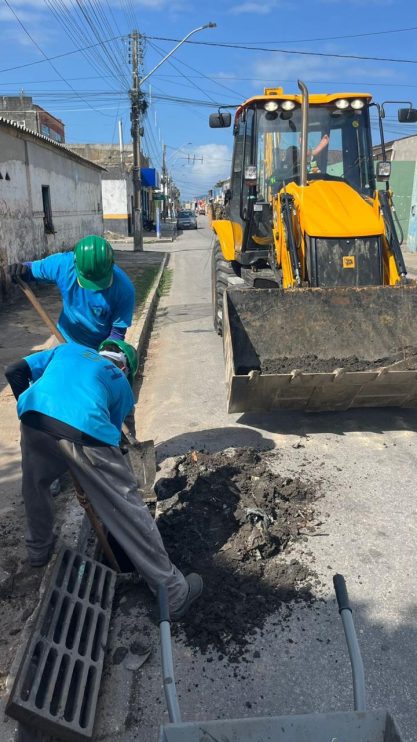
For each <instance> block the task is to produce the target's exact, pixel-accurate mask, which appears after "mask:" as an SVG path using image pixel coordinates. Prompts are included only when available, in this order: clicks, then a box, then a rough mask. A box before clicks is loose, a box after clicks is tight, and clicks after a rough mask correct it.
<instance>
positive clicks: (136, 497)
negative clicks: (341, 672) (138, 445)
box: [6, 341, 203, 620]
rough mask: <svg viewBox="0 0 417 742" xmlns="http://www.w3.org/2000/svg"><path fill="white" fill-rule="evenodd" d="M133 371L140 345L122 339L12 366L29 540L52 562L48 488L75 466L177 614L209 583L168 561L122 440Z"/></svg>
mask: <svg viewBox="0 0 417 742" xmlns="http://www.w3.org/2000/svg"><path fill="white" fill-rule="evenodd" d="M136 370H137V357H136V352H135V349H134V348H133V347H132V346H128V344H127V343H124V342H123V341H118V342H117V343H116V344H115V345H114V346H112V345H111V343H110V341H106V342H104V343H103V346H102V347H101V349H100V352H97V351H96V350H93V349H91V348H88V347H85V346H82V345H78V344H76V343H67V344H65V345H60V346H58V347H57V348H53V349H52V350H46V351H41V352H40V353H34V354H33V355H30V356H26V358H24V359H22V360H21V361H19V362H17V363H15V364H13V366H9V367H8V368H7V369H6V377H7V379H8V381H9V384H10V386H11V387H12V390H13V392H14V394H15V397H16V398H17V400H18V404H17V413H18V416H19V418H20V421H21V448H22V473H23V478H22V494H23V500H24V503H25V510H26V519H27V528H26V547H27V551H28V557H29V562H30V564H31V565H32V566H35V567H36V566H37V567H41V566H43V565H44V564H46V563H47V562H48V560H49V558H50V556H51V554H52V552H53V548H54V540H55V539H54V534H53V508H52V498H51V494H50V490H49V487H50V484H51V482H52V481H53V480H54V479H56V477H59V476H60V475H61V474H63V473H64V472H65V471H66V470H67V469H69V470H70V471H71V473H72V474H73V475H74V476H75V478H76V479H77V481H78V482H79V484H80V485H81V488H82V489H83V491H84V493H85V495H86V497H87V499H88V500H89V501H90V503H91V505H92V506H93V508H94V510H95V512H96V513H97V515H98V517H99V518H100V520H101V521H102V523H103V524H104V526H105V527H106V528H107V529H108V531H109V532H110V533H111V534H112V535H113V536H114V538H115V539H116V540H117V541H118V542H119V543H120V544H121V545H122V546H123V549H124V550H125V552H126V554H127V555H128V557H129V559H130V560H131V562H132V563H133V564H134V565H135V567H136V569H137V570H138V572H139V573H140V574H141V575H142V576H143V577H144V579H145V580H146V582H147V583H148V585H149V587H150V588H151V590H152V591H153V592H156V590H157V588H158V585H160V584H162V583H163V584H165V585H166V587H167V590H168V596H169V604H170V611H171V618H173V619H174V620H175V619H178V618H181V617H182V616H183V615H184V614H185V613H186V611H187V610H188V608H189V607H190V605H191V603H192V602H193V601H194V600H196V599H197V598H198V597H199V596H200V594H201V592H202V589H203V583H202V579H201V577H200V576H199V575H197V574H194V573H193V574H190V575H188V577H184V575H183V574H182V573H181V572H180V571H179V570H178V569H177V568H176V567H175V565H173V564H172V562H171V561H170V559H169V557H168V554H167V552H166V550H165V547H164V544H163V542H162V538H161V536H160V533H159V531H158V528H157V526H156V524H155V521H154V520H153V518H152V516H151V514H150V513H149V510H148V508H147V507H146V505H145V504H144V502H143V501H142V499H141V497H140V494H139V492H138V488H137V483H136V479H135V476H134V474H133V473H132V470H131V469H130V466H129V465H128V463H127V462H126V458H125V457H124V456H123V453H122V451H121V449H120V447H119V444H120V439H121V426H122V423H123V420H124V419H125V417H126V416H127V415H128V414H129V413H130V412H131V410H132V407H133V405H134V397H133V393H132V389H131V386H130V384H129V381H128V377H131V378H132V377H133V376H134V375H135V373H136Z"/></svg>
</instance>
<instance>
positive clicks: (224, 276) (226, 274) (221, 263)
mask: <svg viewBox="0 0 417 742" xmlns="http://www.w3.org/2000/svg"><path fill="white" fill-rule="evenodd" d="M241 283H243V281H242V279H240V278H239V277H238V276H237V275H236V272H235V270H234V267H233V262H229V261H228V260H225V259H224V257H223V254H222V251H221V248H220V244H219V242H218V240H216V242H215V243H214V247H213V253H212V259H211V296H212V303H213V325H214V329H215V330H216V332H217V334H218V335H222V334H223V294H224V292H225V290H226V289H227V287H228V286H232V285H236V284H241Z"/></svg>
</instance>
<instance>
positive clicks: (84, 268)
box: [9, 235, 135, 349]
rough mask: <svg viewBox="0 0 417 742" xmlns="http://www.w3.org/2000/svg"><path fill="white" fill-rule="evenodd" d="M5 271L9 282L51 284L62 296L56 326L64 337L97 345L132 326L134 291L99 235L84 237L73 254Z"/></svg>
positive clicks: (119, 334)
mask: <svg viewBox="0 0 417 742" xmlns="http://www.w3.org/2000/svg"><path fill="white" fill-rule="evenodd" d="M9 272H10V276H11V278H12V280H14V278H15V277H16V276H19V277H20V278H21V279H22V280H24V281H32V280H36V281H40V282H52V283H56V285H57V286H58V288H59V290H60V292H61V297H62V311H61V314H60V317H59V320H58V329H59V330H60V331H61V333H62V335H63V336H64V338H65V339H66V340H67V341H73V342H76V343H80V344H81V345H86V346H88V347H90V348H96V349H97V348H98V347H99V345H100V343H101V342H102V341H103V340H105V339H106V338H108V337H110V338H114V339H121V340H122V339H123V338H124V336H125V334H126V330H127V328H128V327H130V325H131V324H132V315H133V309H134V303H135V290H134V287H133V284H132V282H131V280H130V278H129V277H128V276H127V275H126V273H125V272H124V271H123V270H122V269H121V268H119V267H118V266H116V265H114V252H113V248H112V246H111V245H110V243H109V242H108V241H107V240H105V239H104V238H103V237H99V236H98V235H88V236H87V237H84V238H83V239H82V240H80V241H79V242H77V244H76V245H75V247H74V250H73V251H72V252H65V253H55V254H54V255H49V256H48V257H47V258H43V259H42V260H34V261H30V262H26V263H14V264H13V265H11V266H10V267H9Z"/></svg>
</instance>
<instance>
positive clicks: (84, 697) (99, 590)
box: [6, 548, 116, 742]
mask: <svg viewBox="0 0 417 742" xmlns="http://www.w3.org/2000/svg"><path fill="white" fill-rule="evenodd" d="M115 584H116V574H115V572H113V571H112V570H111V569H109V568H108V567H105V566H104V565H103V564H100V562H96V561H94V560H93V559H89V558H87V557H85V556H83V555H82V554H79V553H77V552H76V551H73V550H72V549H67V548H65V549H63V550H62V551H61V552H60V554H59V556H58V558H57V562H56V564H55V568H54V570H53V573H52V575H51V579H50V582H49V586H48V587H47V589H46V591H45V594H44V597H43V600H42V604H41V606H40V609H39V612H38V615H37V617H36V623H35V628H34V631H33V634H32V636H31V638H30V641H29V643H28V646H27V648H26V652H25V655H24V658H23V660H22V663H21V665H20V667H19V670H18V672H17V675H16V679H15V681H14V684H13V688H12V691H11V693H10V696H9V699H8V702H7V707H6V713H7V714H9V716H12V717H13V718H14V719H17V720H18V721H20V722H22V723H23V724H30V725H33V726H35V727H36V728H37V729H41V730H42V731H44V732H47V733H48V734H53V735H56V736H58V738H59V739H61V740H69V741H78V742H79V741H81V740H86V739H90V738H91V735H92V733H93V725H94V717H95V712H96V705H97V697H98V692H99V688H100V681H101V674H102V670H103V660H104V649H105V646H106V642H107V635H108V630H109V622H110V615H111V606H112V602H113V597H114V589H115Z"/></svg>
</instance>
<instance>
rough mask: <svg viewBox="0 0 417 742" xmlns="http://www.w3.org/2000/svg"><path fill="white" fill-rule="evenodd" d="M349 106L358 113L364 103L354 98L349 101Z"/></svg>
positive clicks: (360, 99)
mask: <svg viewBox="0 0 417 742" xmlns="http://www.w3.org/2000/svg"><path fill="white" fill-rule="evenodd" d="M350 105H351V106H352V108H354V109H355V111H359V110H360V109H361V108H363V107H364V105H365V101H364V100H362V98H354V99H353V100H351V101H350Z"/></svg>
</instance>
